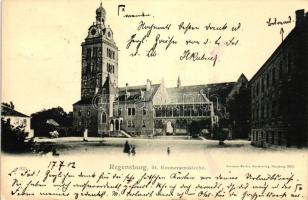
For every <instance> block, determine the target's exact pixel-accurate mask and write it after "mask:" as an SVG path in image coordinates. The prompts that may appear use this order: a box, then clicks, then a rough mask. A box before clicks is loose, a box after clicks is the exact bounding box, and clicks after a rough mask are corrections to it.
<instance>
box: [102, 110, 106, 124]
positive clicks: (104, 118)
mask: <svg viewBox="0 0 308 200" xmlns="http://www.w3.org/2000/svg"><path fill="white" fill-rule="evenodd" d="M102 123H104V124H106V123H107V115H106V113H103V114H102Z"/></svg>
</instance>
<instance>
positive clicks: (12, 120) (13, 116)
mask: <svg viewBox="0 0 308 200" xmlns="http://www.w3.org/2000/svg"><path fill="white" fill-rule="evenodd" d="M12 105H13V104H12ZM12 105H8V104H5V103H2V104H1V117H2V118H3V119H4V120H5V121H6V122H8V123H9V124H10V125H11V126H12V127H15V128H16V127H19V128H21V129H22V130H24V132H25V134H27V135H26V137H27V138H32V137H33V130H32V129H31V128H30V117H29V116H27V115H25V114H23V113H21V112H18V111H16V110H14V106H12Z"/></svg>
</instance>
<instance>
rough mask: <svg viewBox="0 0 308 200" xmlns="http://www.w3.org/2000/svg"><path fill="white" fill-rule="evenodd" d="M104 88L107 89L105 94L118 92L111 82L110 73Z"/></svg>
mask: <svg viewBox="0 0 308 200" xmlns="http://www.w3.org/2000/svg"><path fill="white" fill-rule="evenodd" d="M102 88H103V89H105V94H115V93H116V89H115V88H114V86H113V84H112V83H111V79H110V75H108V76H107V78H106V81H105V83H104V85H103V87H102Z"/></svg>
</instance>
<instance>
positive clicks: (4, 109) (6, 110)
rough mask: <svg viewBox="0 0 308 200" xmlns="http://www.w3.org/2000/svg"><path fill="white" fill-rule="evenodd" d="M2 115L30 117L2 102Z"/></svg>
mask: <svg viewBox="0 0 308 200" xmlns="http://www.w3.org/2000/svg"><path fill="white" fill-rule="evenodd" d="M1 115H2V116H12V117H29V116H27V115H25V114H22V113H21V112H18V111H16V110H14V109H12V108H10V107H8V106H6V105H3V104H1Z"/></svg>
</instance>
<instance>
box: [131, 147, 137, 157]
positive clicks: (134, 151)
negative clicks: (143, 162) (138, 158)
mask: <svg viewBox="0 0 308 200" xmlns="http://www.w3.org/2000/svg"><path fill="white" fill-rule="evenodd" d="M131 153H132V155H133V156H134V155H136V148H135V147H134V146H133V147H132V151H131Z"/></svg>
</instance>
